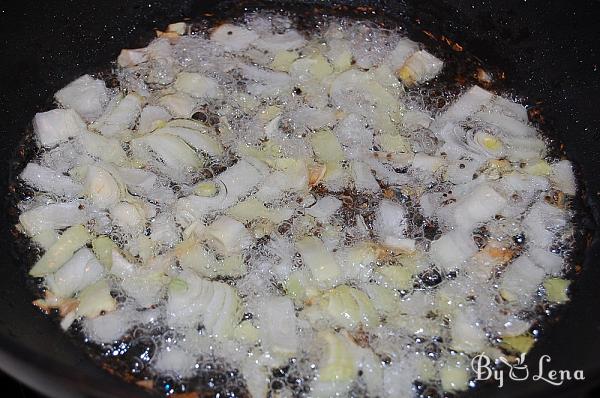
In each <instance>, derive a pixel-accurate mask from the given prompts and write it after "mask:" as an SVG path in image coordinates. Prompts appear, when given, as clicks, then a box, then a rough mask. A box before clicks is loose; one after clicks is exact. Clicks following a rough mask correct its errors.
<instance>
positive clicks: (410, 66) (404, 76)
mask: <svg viewBox="0 0 600 398" xmlns="http://www.w3.org/2000/svg"><path fill="white" fill-rule="evenodd" d="M443 67H444V62H443V61H442V60H441V59H439V58H436V57H435V56H433V55H432V54H430V53H428V52H427V51H425V50H420V51H417V52H415V53H414V54H412V55H411V56H410V57H408V59H407V60H406V61H405V62H404V64H403V65H402V67H401V68H400V69H399V70H398V71H397V72H396V75H397V76H398V77H399V78H400V79H401V80H402V82H403V83H404V84H405V85H407V86H413V85H415V84H419V83H423V82H426V81H428V80H431V79H433V78H434V77H436V76H437V75H438V74H439V73H440V72H441V71H442V68H443Z"/></svg>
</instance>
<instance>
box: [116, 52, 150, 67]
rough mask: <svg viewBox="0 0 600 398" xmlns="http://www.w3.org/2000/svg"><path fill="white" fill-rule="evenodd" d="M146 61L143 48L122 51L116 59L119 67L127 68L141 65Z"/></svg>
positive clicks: (146, 56)
mask: <svg viewBox="0 0 600 398" xmlns="http://www.w3.org/2000/svg"><path fill="white" fill-rule="evenodd" d="M147 61H148V54H147V52H146V49H145V48H134V49H123V50H121V53H120V54H119V57H118V58H117V63H118V64H119V66H123V67H129V66H135V65H139V64H143V63H144V62H147Z"/></svg>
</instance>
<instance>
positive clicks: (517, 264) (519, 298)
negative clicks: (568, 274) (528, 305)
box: [499, 256, 545, 302]
mask: <svg viewBox="0 0 600 398" xmlns="http://www.w3.org/2000/svg"><path fill="white" fill-rule="evenodd" d="M544 276H545V272H544V270H543V269H542V268H540V267H538V266H536V265H535V264H534V263H533V262H532V261H531V260H530V259H528V258H527V257H524V256H521V257H519V258H517V259H516V260H515V261H513V262H512V263H511V264H509V266H508V268H507V269H506V270H505V271H504V274H503V275H502V280H501V281H500V287H499V289H500V294H501V295H502V297H503V298H504V299H505V300H507V301H509V302H528V301H529V300H531V298H532V296H533V295H534V294H535V293H536V291H537V289H538V287H539V286H540V284H541V283H542V281H543V279H544Z"/></svg>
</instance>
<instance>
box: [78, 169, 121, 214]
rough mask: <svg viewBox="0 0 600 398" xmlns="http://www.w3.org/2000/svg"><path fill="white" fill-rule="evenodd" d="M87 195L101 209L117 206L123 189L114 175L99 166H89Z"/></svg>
mask: <svg viewBox="0 0 600 398" xmlns="http://www.w3.org/2000/svg"><path fill="white" fill-rule="evenodd" d="M85 194H86V196H87V197H89V198H90V200H91V201H92V203H94V205H96V206H97V207H98V208H100V209H107V208H109V207H110V206H112V205H114V204H116V203H117V202H118V201H119V198H120V197H121V188H120V187H119V184H118V183H117V181H116V180H115V178H114V177H113V175H112V174H111V173H110V172H108V171H107V170H105V169H104V168H102V167H99V166H92V165H90V166H88V168H87V173H86V176H85Z"/></svg>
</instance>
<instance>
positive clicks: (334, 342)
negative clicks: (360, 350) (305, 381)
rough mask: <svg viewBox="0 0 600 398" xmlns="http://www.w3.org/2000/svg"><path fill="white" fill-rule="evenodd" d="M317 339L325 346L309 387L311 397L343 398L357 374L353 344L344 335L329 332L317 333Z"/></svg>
mask: <svg viewBox="0 0 600 398" xmlns="http://www.w3.org/2000/svg"><path fill="white" fill-rule="evenodd" d="M317 339H318V341H319V342H320V343H321V344H324V345H325V349H324V352H323V356H322V357H321V361H320V363H319V365H318V368H319V372H318V373H317V378H316V380H315V381H314V382H313V383H312V385H311V396H312V397H315V398H329V397H336V396H343V395H344V394H347V392H348V390H349V389H350V385H351V384H352V382H353V381H354V380H355V379H356V377H357V373H358V364H357V362H356V360H355V358H354V355H353V352H352V351H353V350H352V346H353V345H354V344H353V343H352V342H351V341H350V339H349V338H348V337H347V336H346V335H344V334H341V333H339V334H338V333H334V332H331V331H323V332H321V333H319V334H318V336H317Z"/></svg>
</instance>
